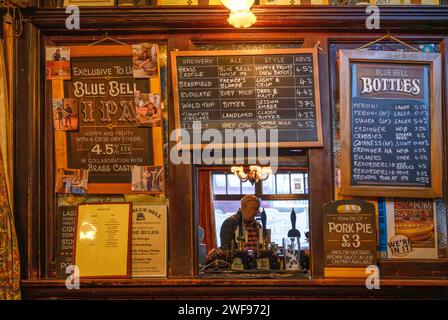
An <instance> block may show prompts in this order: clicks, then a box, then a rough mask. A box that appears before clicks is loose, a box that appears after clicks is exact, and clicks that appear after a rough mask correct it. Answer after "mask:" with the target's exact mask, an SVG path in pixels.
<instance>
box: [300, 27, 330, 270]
mask: <svg viewBox="0 0 448 320" xmlns="http://www.w3.org/2000/svg"><path fill="white" fill-rule="evenodd" d="M319 41H320V47H321V48H322V49H323V50H318V51H319V82H320V96H321V108H322V127H323V141H324V147H323V148H311V149H309V151H308V159H309V169H308V179H309V182H308V183H309V197H310V209H309V210H310V239H311V271H312V276H313V277H315V278H320V277H322V276H323V267H324V263H323V262H324V256H323V215H322V205H323V204H324V203H325V202H328V201H331V199H332V190H333V182H332V181H333V179H332V170H331V168H332V166H331V158H332V149H331V118H330V114H331V112H330V99H329V97H330V92H329V85H330V79H329V74H330V72H329V66H328V41H327V38H326V36H325V35H323V34H319V35H315V36H310V37H307V38H305V43H304V47H305V48H307V47H308V48H309V47H311V48H312V47H314V46H315V45H316V44H317V43H318V42H319Z"/></svg>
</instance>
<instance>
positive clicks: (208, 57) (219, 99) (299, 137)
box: [173, 49, 321, 146]
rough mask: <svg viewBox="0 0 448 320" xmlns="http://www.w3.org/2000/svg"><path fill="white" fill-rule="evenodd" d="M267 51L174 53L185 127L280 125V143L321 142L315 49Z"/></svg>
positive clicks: (251, 127)
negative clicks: (199, 124)
mask: <svg viewBox="0 0 448 320" xmlns="http://www.w3.org/2000/svg"><path fill="white" fill-rule="evenodd" d="M267 51H269V53H266V51H263V53H258V54H253V51H249V52H246V51H224V52H219V51H211V52H200V54H199V53H196V52H188V53H185V52H184V53H182V52H180V53H179V52H174V56H175V68H176V70H175V72H176V74H175V76H174V77H173V78H174V81H175V83H174V85H175V87H176V86H177V99H175V100H177V101H176V106H177V107H178V112H179V119H178V120H179V123H178V124H179V125H180V127H181V128H182V129H185V130H187V131H188V132H190V133H191V132H192V131H193V126H194V125H195V122H200V123H201V130H202V131H204V130H206V129H217V130H219V131H221V132H222V133H223V134H224V131H225V130H226V129H232V130H236V129H242V130H245V129H254V130H259V129H266V130H271V129H277V130H278V140H279V142H280V143H287V142H292V143H296V145H300V143H301V142H302V144H301V145H305V144H304V143H307V142H311V144H310V146H312V145H319V144H320V143H321V141H320V140H321V137H320V105H319V98H317V99H316V95H318V93H319V92H318V84H317V81H316V79H317V64H316V61H315V57H316V56H315V53H314V49H297V50H295V51H292V52H283V51H281V50H267ZM286 51H288V50H286ZM267 141H269V134H267ZM280 146H281V144H280Z"/></svg>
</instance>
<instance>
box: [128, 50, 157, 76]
mask: <svg viewBox="0 0 448 320" xmlns="http://www.w3.org/2000/svg"><path fill="white" fill-rule="evenodd" d="M132 63H133V73H134V78H157V77H158V76H159V63H158V47H157V44H151V43H142V44H135V45H132Z"/></svg>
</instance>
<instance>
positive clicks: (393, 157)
mask: <svg viewBox="0 0 448 320" xmlns="http://www.w3.org/2000/svg"><path fill="white" fill-rule="evenodd" d="M339 66H340V74H339V88H340V90H339V92H340V105H341V161H340V163H341V191H340V194H341V195H351V196H373V197H406V198H412V197H418V198H437V197H441V196H442V182H443V181H442V180H443V179H442V178H443V170H442V154H443V139H442V138H443V135H442V131H443V129H442V86H441V84H442V73H441V71H442V56H441V55H440V54H438V53H421V52H398V51H371V50H340V51H339Z"/></svg>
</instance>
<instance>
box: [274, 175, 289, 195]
mask: <svg viewBox="0 0 448 320" xmlns="http://www.w3.org/2000/svg"><path fill="white" fill-rule="evenodd" d="M276 177H277V194H289V193H290V190H289V184H290V182H289V174H277V175H276Z"/></svg>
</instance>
